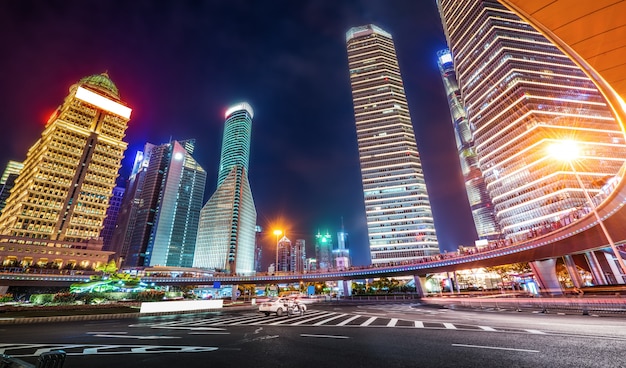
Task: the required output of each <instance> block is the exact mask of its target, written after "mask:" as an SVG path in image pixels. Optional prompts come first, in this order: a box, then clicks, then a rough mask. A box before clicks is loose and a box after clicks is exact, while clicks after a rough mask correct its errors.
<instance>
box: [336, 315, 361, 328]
mask: <svg viewBox="0 0 626 368" xmlns="http://www.w3.org/2000/svg"><path fill="white" fill-rule="evenodd" d="M359 317H361V315H360V314H357V315H356V316H352V317H350V318H348V319H347V320H345V321H343V322H340V323H339V324H337V326H345V325H347V324H348V323H350V322H352V321H354V320H355V319H357V318H359Z"/></svg>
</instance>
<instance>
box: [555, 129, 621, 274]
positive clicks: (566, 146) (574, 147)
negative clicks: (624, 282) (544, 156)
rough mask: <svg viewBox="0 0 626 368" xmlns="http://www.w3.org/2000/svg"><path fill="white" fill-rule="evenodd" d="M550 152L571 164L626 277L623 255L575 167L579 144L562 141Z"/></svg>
mask: <svg viewBox="0 0 626 368" xmlns="http://www.w3.org/2000/svg"><path fill="white" fill-rule="evenodd" d="M548 150H549V151H550V155H551V156H552V157H554V158H556V159H558V160H560V161H565V162H567V163H568V164H569V167H570V169H572V172H573V173H574V176H575V177H576V181H578V185H580V188H581V189H582V190H583V193H584V195H585V199H587V202H588V203H589V206H590V207H591V210H592V211H593V214H594V215H595V217H596V220H597V221H598V225H600V228H601V229H602V232H603V233H604V236H606V239H607V240H608V241H609V244H610V245H611V249H612V250H613V254H615V258H617V261H618V263H619V265H620V268H621V270H622V274H623V275H626V264H624V260H623V259H622V255H621V254H620V253H619V250H618V249H617V247H616V246H615V242H613V238H611V235H610V234H609V231H608V230H607V229H606V226H604V222H602V219H601V218H600V214H598V210H597V209H596V206H595V204H594V203H593V201H592V200H591V197H590V196H589V193H588V192H587V188H586V187H585V185H584V184H583V181H582V179H581V178H580V175H578V171H576V168H575V167H574V163H573V162H572V161H574V160H576V159H577V158H578V156H579V150H578V144H577V143H576V142H575V141H571V140H566V141H560V142H559V143H554V144H552V145H550V146H549V147H548ZM622 278H623V276H622Z"/></svg>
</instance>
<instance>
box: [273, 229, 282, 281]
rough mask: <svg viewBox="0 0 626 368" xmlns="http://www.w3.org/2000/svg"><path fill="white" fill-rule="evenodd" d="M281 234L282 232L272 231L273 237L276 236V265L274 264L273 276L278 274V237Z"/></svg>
mask: <svg viewBox="0 0 626 368" xmlns="http://www.w3.org/2000/svg"><path fill="white" fill-rule="evenodd" d="M282 233H283V231H282V230H274V235H276V263H274V275H276V274H277V273H278V248H279V247H278V244H279V243H278V237H279V236H280V235H281V234H282Z"/></svg>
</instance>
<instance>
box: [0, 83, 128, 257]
mask: <svg viewBox="0 0 626 368" xmlns="http://www.w3.org/2000/svg"><path fill="white" fill-rule="evenodd" d="M130 114H131V109H130V108H128V107H127V106H125V105H124V103H123V102H122V101H121V100H120V95H119V92H118V89H117V87H116V86H115V84H113V82H112V81H111V80H110V79H109V77H108V75H107V74H105V73H104V74H99V75H92V76H89V77H85V78H83V79H81V80H80V81H79V82H78V83H76V84H74V85H72V86H71V87H70V90H69V95H68V96H67V97H66V98H65V100H64V102H63V104H62V105H61V106H59V107H58V109H57V110H56V111H55V113H54V114H53V115H52V116H51V117H50V119H49V120H48V122H47V123H46V126H45V128H44V131H43V133H42V134H41V138H40V139H39V140H38V141H37V142H36V143H35V144H34V145H33V146H32V147H31V148H30V150H29V151H28V153H27V155H26V159H25V160H24V162H23V163H24V168H23V169H22V171H21V173H20V175H19V176H18V178H17V179H16V181H15V186H14V187H13V189H12V191H11V195H10V196H9V198H8V199H7V203H6V207H5V209H4V211H3V213H2V215H1V216H0V234H2V235H4V236H5V238H3V239H2V241H16V240H15V237H21V238H30V239H44V240H50V242H48V244H49V245H48V246H56V245H52V243H54V241H59V242H58V244H60V243H63V242H65V243H64V245H63V246H64V247H73V246H72V245H71V243H72V242H83V245H82V247H83V249H84V247H85V243H84V242H86V241H90V242H92V243H93V241H94V240H97V239H98V237H99V236H100V231H101V230H102V226H103V220H104V217H105V215H106V210H107V207H108V206H109V198H110V197H111V195H112V190H113V187H114V186H115V180H116V178H117V175H118V170H119V168H120V165H121V160H122V158H123V157H124V151H125V150H126V146H127V144H126V142H124V141H122V139H123V138H124V135H125V131H126V127H127V123H128V121H129V119H130ZM9 237H11V239H9ZM44 243H46V242H43V241H42V242H39V243H38V244H40V245H43V246H45V244H44ZM59 246H61V245H59ZM90 247H91V248H90V249H93V250H94V251H96V250H99V249H101V247H102V244H101V243H100V245H99V246H98V245H95V244H94V245H91V246H90ZM28 251H29V252H32V250H28ZM65 253H67V254H63V252H59V254H58V255H55V257H54V258H55V259H58V260H59V262H69V261H72V262H74V263H80V264H82V265H85V262H87V263H89V261H87V260H85V259H84V258H83V259H81V256H80V255H77V254H76V253H75V252H65ZM70 253H71V254H70ZM82 253H86V252H82ZM107 254H110V253H107ZM33 255H34V254H33ZM33 258H35V257H33ZM104 261H105V262H106V261H107V260H106V259H104ZM33 262H37V260H36V259H33ZM55 262H56V261H55ZM59 262H56V263H59Z"/></svg>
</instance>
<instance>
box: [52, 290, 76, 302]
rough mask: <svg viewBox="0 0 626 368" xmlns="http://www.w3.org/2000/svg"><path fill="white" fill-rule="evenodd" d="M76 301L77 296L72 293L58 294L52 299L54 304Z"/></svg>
mask: <svg viewBox="0 0 626 368" xmlns="http://www.w3.org/2000/svg"><path fill="white" fill-rule="evenodd" d="M75 301H76V294H72V293H70V292H65V293H56V294H54V297H53V298H52V302H53V303H74V302H75Z"/></svg>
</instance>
